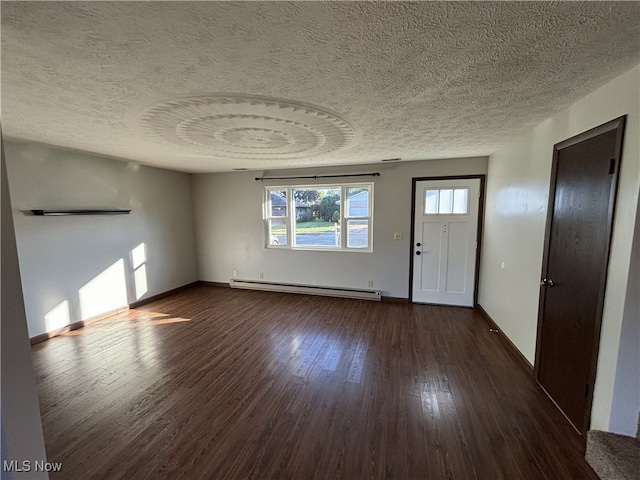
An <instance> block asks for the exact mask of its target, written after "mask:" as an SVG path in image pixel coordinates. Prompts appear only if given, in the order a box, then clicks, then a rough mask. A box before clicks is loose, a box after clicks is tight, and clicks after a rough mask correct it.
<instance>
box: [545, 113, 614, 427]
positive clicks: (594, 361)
mask: <svg viewBox="0 0 640 480" xmlns="http://www.w3.org/2000/svg"><path fill="white" fill-rule="evenodd" d="M626 119H627V116H626V115H623V116H621V117H618V118H616V119H614V120H611V121H609V122H606V123H604V124H602V125H599V126H597V127H594V128H592V129H590V130H587V131H586V132H583V133H580V134H578V135H575V136H573V137H571V138H568V139H566V140H564V141H562V142H559V143H556V144H555V145H554V146H553V161H552V164H551V177H550V181H549V201H548V204H547V220H546V225H545V235H544V251H543V255H542V271H541V276H540V278H547V271H548V268H549V245H550V242H551V224H552V221H553V209H554V205H555V200H556V182H557V174H558V157H559V154H560V151H561V150H563V149H565V148H567V147H570V146H572V145H575V144H577V143H580V142H584V141H585V140H589V139H591V138H594V137H597V136H598V135H602V134H603V133H607V132H610V131H612V130H616V146H615V157H614V158H613V159H612V166H613V168H614V174H613V180H612V185H611V187H612V188H611V192H610V195H609V209H608V212H607V229H606V236H605V237H606V245H605V251H606V258H605V268H604V269H603V270H602V272H601V274H600V279H599V293H598V302H597V307H596V319H595V322H594V329H595V332H594V336H593V344H592V345H591V365H589V377H588V391H587V402H586V408H585V413H584V417H583V425H584V426H585V427H584V429H583V430H584V431H580V430H579V429H578V427H576V426H575V425H573V423H571V422H569V423H571V425H573V427H574V428H575V429H576V430H578V433H580V434H581V435H585V434H586V433H587V430H588V429H589V423H590V421H591V409H592V406H593V387H594V385H595V380H596V367H597V365H598V352H599V347H600V332H601V326H602V313H603V308H604V296H605V290H606V283H607V271H608V266H609V257H610V254H611V234H612V231H613V219H614V214H615V206H616V193H617V191H618V181H619V177H620V163H621V159H622V147H623V138H624V128H625V123H626ZM545 296H546V288H543V287H540V296H539V302H538V329H537V335H536V356H535V363H534V376H535V379H536V382H537V383H538V385H539V386H540V387H541V388H542V389H543V390H544V387H542V385H541V384H540V381H539V378H540V350H541V348H542V321H543V316H544V305H545ZM545 393H546V390H545ZM547 395H548V393H547ZM549 397H550V398H551V396H549ZM551 400H553V398H552V399H551ZM554 403H555V402H554ZM563 414H564V412H563ZM565 416H566V415H565Z"/></svg>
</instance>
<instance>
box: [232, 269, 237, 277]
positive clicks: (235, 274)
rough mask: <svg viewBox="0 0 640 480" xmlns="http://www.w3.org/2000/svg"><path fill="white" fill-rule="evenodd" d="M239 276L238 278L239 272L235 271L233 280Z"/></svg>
mask: <svg viewBox="0 0 640 480" xmlns="http://www.w3.org/2000/svg"><path fill="white" fill-rule="evenodd" d="M237 276H238V271H237V270H234V271H233V278H236V277H237Z"/></svg>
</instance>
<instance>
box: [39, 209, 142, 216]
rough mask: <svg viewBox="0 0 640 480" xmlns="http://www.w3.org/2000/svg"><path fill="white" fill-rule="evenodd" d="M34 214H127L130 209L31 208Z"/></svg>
mask: <svg viewBox="0 0 640 480" xmlns="http://www.w3.org/2000/svg"><path fill="white" fill-rule="evenodd" d="M31 212H32V213H33V214H34V215H36V216H39V217H41V216H46V217H62V216H67V215H128V214H129V213H130V212H131V210H120V209H87V210H65V209H57V210H31Z"/></svg>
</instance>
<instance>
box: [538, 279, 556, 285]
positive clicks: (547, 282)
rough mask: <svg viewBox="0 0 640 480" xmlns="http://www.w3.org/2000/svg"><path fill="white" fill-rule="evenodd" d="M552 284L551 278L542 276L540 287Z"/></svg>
mask: <svg viewBox="0 0 640 480" xmlns="http://www.w3.org/2000/svg"><path fill="white" fill-rule="evenodd" d="M553 285H554V283H553V280H551V279H550V278H543V279H542V281H541V282H540V286H541V287H553Z"/></svg>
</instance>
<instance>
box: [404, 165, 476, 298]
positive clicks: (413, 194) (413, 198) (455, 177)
mask: <svg viewBox="0 0 640 480" xmlns="http://www.w3.org/2000/svg"><path fill="white" fill-rule="evenodd" d="M486 178H487V176H486V175H485V174H478V175H450V176H438V177H414V178H412V179H411V235H410V237H411V238H410V243H409V296H408V299H409V303H413V288H412V287H413V244H414V243H415V242H414V238H415V223H416V222H415V220H416V218H415V217H416V214H415V212H416V183H418V182H423V181H437V180H469V179H479V180H480V198H479V199H478V232H477V235H476V237H477V238H476V242H477V243H478V248H476V273H475V278H474V280H473V307H458V308H475V307H476V306H477V305H478V282H479V281H480V251H481V248H482V226H483V223H484V222H483V220H484V197H485V195H484V185H485V181H486ZM441 306H442V305H441Z"/></svg>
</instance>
